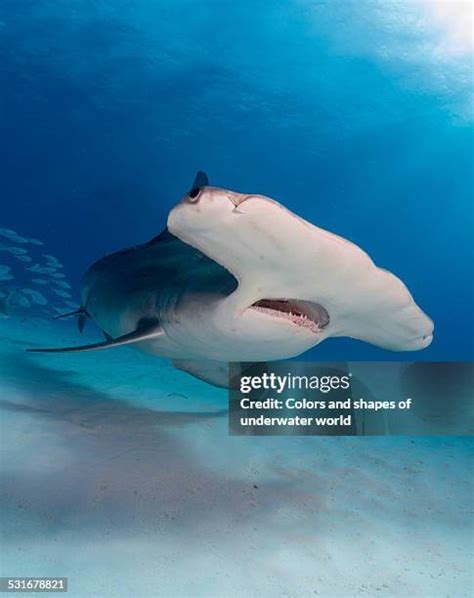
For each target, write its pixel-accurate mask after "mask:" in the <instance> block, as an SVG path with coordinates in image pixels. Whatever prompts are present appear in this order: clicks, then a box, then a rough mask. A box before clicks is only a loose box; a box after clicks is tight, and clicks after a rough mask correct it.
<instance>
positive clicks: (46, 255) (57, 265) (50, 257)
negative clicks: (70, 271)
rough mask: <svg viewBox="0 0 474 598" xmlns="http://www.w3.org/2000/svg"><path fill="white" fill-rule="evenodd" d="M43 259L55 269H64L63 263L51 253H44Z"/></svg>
mask: <svg viewBox="0 0 474 598" xmlns="http://www.w3.org/2000/svg"><path fill="white" fill-rule="evenodd" d="M43 257H44V258H45V260H46V261H47V262H48V265H50V266H54V267H55V268H62V267H63V265H62V264H61V262H60V261H59V260H58V259H57V258H55V257H54V255H50V254H49V253H43Z"/></svg>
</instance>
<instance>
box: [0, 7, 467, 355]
mask: <svg viewBox="0 0 474 598" xmlns="http://www.w3.org/2000/svg"><path fill="white" fill-rule="evenodd" d="M423 6H424V5H423V3H422V4H421V5H418V4H416V3H412V2H409V3H403V2H402V3H394V4H393V5H387V3H379V2H359V3H356V2H344V3H336V4H335V3H325V2H323V3H317V4H316V3H312V2H307V1H304V0H302V1H299V2H297V1H291V2H286V1H285V2H272V3H271V5H270V6H269V3H268V2H251V3H250V2H247V1H241V2H237V3H233V4H232V5H231V4H230V3H228V2H200V3H198V4H197V3H196V2H191V1H176V0H172V1H169V2H166V1H161V0H160V1H156V2H147V1H143V0H135V1H133V2H130V1H123V0H115V1H114V2H107V1H102V2H99V1H97V2H93V1H90V2H67V3H57V2H55V1H50V2H48V1H44V2H29V1H25V0H14V1H8V0H4V1H3V2H2V4H1V7H0V22H1V28H0V53H1V57H2V61H1V66H0V77H1V80H0V86H1V90H2V93H1V96H0V110H1V112H0V115H1V118H0V151H1V168H2V198H3V200H2V221H3V223H4V225H5V226H9V227H10V228H13V229H15V230H18V231H20V232H23V233H25V234H27V235H30V236H35V237H39V238H40V239H43V240H44V241H45V243H46V244H47V246H48V248H49V249H50V250H51V252H52V253H54V254H55V255H58V256H60V257H61V258H62V259H63V261H65V263H66V264H67V267H68V272H69V276H70V277H71V278H72V280H73V281H74V282H75V283H76V285H78V284H79V281H80V277H81V275H82V273H83V272H84V271H85V269H86V268H87V267H88V266H89V265H90V263H91V262H92V261H94V260H96V259H97V258H98V257H100V256H102V255H103V254H104V253H108V252H111V251H113V250H116V249H119V248H123V247H126V246H128V245H133V244H136V243H139V242H142V241H145V240H147V239H149V238H151V237H152V236H154V235H156V234H157V233H158V232H159V231H160V230H161V229H162V228H163V226H164V223H165V221H166V216H167V213H168V211H169V209H170V208H171V207H172V206H173V205H174V204H175V203H176V201H177V200H178V199H179V198H180V197H181V196H182V194H183V193H184V192H185V191H186V190H187V189H188V187H189V185H190V183H191V181H192V178H193V176H194V173H195V171H196V170H198V169H203V170H206V171H207V172H208V174H209V176H210V179H211V183H213V184H214V185H217V186H222V187H227V188H231V189H235V190H237V191H248V192H259V193H263V194H266V195H269V196H271V197H275V198H276V199H278V200H280V201H281V202H282V203H284V204H285V205H287V206H288V207H289V208H290V209H292V210H294V211H296V212H298V213H299V214H301V215H302V216H303V217H305V218H307V219H308V220H310V221H312V222H314V223H315V224H317V225H318V226H321V227H324V228H328V229H330V230H332V231H334V232H336V233H338V234H340V235H342V236H344V237H347V238H349V239H351V240H353V241H355V242H356V243H358V244H359V245H361V246H362V247H363V248H364V249H366V250H367V251H368V252H369V254H370V255H371V256H372V257H373V259H374V260H375V261H376V263H378V264H379V265H381V266H382V267H385V268H387V269H389V270H392V271H393V272H395V273H396V274H397V275H398V276H400V277H401V278H402V280H404V282H405V283H406V284H407V286H408V287H409V289H410V290H411V291H412V292H413V294H414V296H415V298H416V300H417V302H418V303H419V304H420V305H421V306H422V308H423V309H424V310H425V311H426V312H427V313H428V314H429V315H430V316H431V317H432V318H433V320H434V322H435V326H436V334H435V340H434V342H433V344H432V346H431V347H430V348H429V349H427V350H425V351H424V352H423V353H422V354H415V355H407V358H410V359H411V358H416V359H426V360H466V359H472V357H473V355H474V346H473V341H472V339H473V336H474V335H473V333H474V315H473V310H472V304H473V299H474V289H473V282H472V281H473V279H474V277H473V273H474V265H473V264H474V260H473V251H474V249H473V247H474V245H473V243H472V227H473V224H474V223H473V188H474V187H473V174H472V173H473V169H472V167H471V166H472V165H471V161H472V155H473V149H474V147H473V128H472V122H473V121H472V104H470V102H471V100H472V97H471V96H470V94H471V93H472V53H470V52H469V51H465V52H463V51H462V50H463V49H464V50H465V48H462V47H461V50H458V51H456V52H455V51H453V54H452V55H451V54H450V53H449V51H450V43H451V44H452V43H454V41H453V39H452V38H453V36H455V35H456V29H453V30H452V31H451V30H450V29H449V27H450V26H451V27H452V24H451V21H450V20H448V25H446V26H441V25H440V22H439V20H436V19H435V17H434V16H433V15H432V14H431V13H430V9H429V8H426V6H425V7H423ZM455 16H456V13H455ZM463 18H464V19H466V17H465V16H464V17H463ZM456 23H458V21H455V22H454V24H455V25H456ZM458 24H459V23H458ZM454 39H456V38H454ZM443 44H444V45H443ZM443 50H445V54H446V55H443V56H442V57H441V58H440V57H439V53H440V52H442V51H443ZM312 356H314V358H316V359H328V360H330V359H392V358H398V356H396V355H395V356H393V355H392V354H390V353H387V352H385V351H382V350H379V349H376V348H373V347H370V346H368V345H365V344H363V343H359V342H356V341H349V340H330V341H327V342H326V343H324V345H322V346H320V347H318V348H316V349H315V350H313V351H312Z"/></svg>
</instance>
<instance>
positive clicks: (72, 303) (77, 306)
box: [62, 301, 80, 311]
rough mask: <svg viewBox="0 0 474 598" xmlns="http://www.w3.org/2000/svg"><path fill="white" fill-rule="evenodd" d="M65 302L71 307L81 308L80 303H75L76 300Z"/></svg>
mask: <svg viewBox="0 0 474 598" xmlns="http://www.w3.org/2000/svg"><path fill="white" fill-rule="evenodd" d="M64 304H65V305H67V306H68V307H70V308H71V309H79V307H80V305H79V304H78V303H74V301H65V302H64ZM62 311H63V310H62Z"/></svg>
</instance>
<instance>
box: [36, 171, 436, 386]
mask: <svg viewBox="0 0 474 598" xmlns="http://www.w3.org/2000/svg"><path fill="white" fill-rule="evenodd" d="M196 181H198V182H199V185H196V184H195V185H193V188H192V189H191V191H190V192H188V193H187V194H186V195H185V196H184V198H183V199H182V200H181V201H180V202H179V203H178V205H177V206H175V207H174V208H173V209H172V210H171V212H170V213H169V216H168V220H167V228H166V229H165V230H164V231H163V232H162V233H161V234H160V235H158V236H157V237H155V238H154V239H152V240H151V241H150V242H148V243H146V244H144V245H140V246H137V247H133V248H130V249H126V250H123V251H119V252H117V253H114V254H112V255H109V256H107V257H105V258H103V259H101V260H99V261H98V262H96V263H95V264H93V265H92V266H91V267H90V269H89V270H88V272H87V273H86V274H85V276H84V280H83V285H82V305H81V310H80V313H81V315H82V316H84V315H86V316H87V317H89V318H90V319H92V320H93V321H94V322H95V323H96V324H97V325H98V326H99V327H100V328H101V330H102V331H103V332H104V335H105V337H106V340H105V341H103V342H99V343H95V344H93V345H86V346H77V347H66V348H58V349H36V350H35V351H46V352H60V351H76V352H77V351H88V350H96V349H106V348H110V347H114V346H119V345H122V344H129V345H130V346H132V347H134V348H136V349H139V350H141V351H144V352H147V353H151V354H153V355H157V356H160V357H168V358H171V359H172V360H173V363H174V365H175V366H176V367H178V368H179V369H183V370H185V371H188V372H189V373H191V374H192V375H194V376H196V377H198V378H202V379H204V380H206V381H208V382H211V383H213V384H216V385H219V386H226V385H227V383H226V372H227V366H226V364H228V363H229V362H253V361H272V360H277V359H285V358H289V357H293V356H296V355H299V354H301V353H303V352H304V351H306V350H308V349H309V348H311V347H313V346H315V345H317V344H319V343H321V342H322V341H323V340H325V339H326V338H329V337H341V336H347V337H352V338H355V339H359V340H363V341H366V342H368V343H371V344H374V345H377V346H379V347H383V348H385V349H388V350H391V351H414V350H420V349H424V348H425V347H427V346H428V345H429V344H430V343H431V341H432V338H433V323H432V321H431V320H430V318H429V317H428V316H427V315H426V314H424V313H423V311H422V310H421V309H420V308H419V307H418V306H417V305H416V303H415V302H414V300H413V298H412V296H411V294H410V292H409V291H408V289H407V288H406V287H405V285H404V284H403V283H402V282H401V281H400V280H399V279H398V278H397V277H396V276H394V275H393V274H391V273H390V272H388V271H386V270H383V269H381V268H378V267H377V266H376V265H375V264H374V262H373V261H372V260H371V258H370V257H369V256H368V255H367V254H366V253H365V252H364V251H363V250H362V249H361V248H359V247H358V246H357V245H355V244H353V243H351V242H350V241H347V240H346V239H344V238H342V237H339V236H337V235H335V234H333V233H331V232H328V231H326V230H324V229H321V228H318V227H317V226H314V225H313V224H311V223H309V222H307V221H305V220H303V219H302V218H300V217H299V216H297V215H296V214H294V213H292V212H291V211H289V210H288V209H287V208H285V207H284V206H283V205H281V204H280V203H278V202H276V201H275V200H273V199H271V198H268V197H265V196H263V195H252V194H242V193H236V192H233V191H229V190H226V189H221V188H218V187H211V186H209V184H208V181H207V177H205V175H204V174H203V173H198V176H197V177H196ZM203 183H206V184H203Z"/></svg>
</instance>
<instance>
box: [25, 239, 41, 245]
mask: <svg viewBox="0 0 474 598" xmlns="http://www.w3.org/2000/svg"><path fill="white" fill-rule="evenodd" d="M27 242H28V243H31V245H38V246H43V245H44V243H43V241H40V240H39V239H27Z"/></svg>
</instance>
